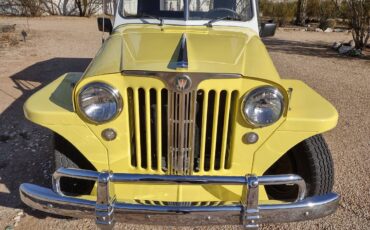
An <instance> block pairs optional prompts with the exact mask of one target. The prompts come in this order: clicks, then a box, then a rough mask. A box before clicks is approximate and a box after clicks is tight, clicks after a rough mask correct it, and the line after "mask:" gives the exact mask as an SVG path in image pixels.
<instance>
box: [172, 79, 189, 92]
mask: <svg viewBox="0 0 370 230" xmlns="http://www.w3.org/2000/svg"><path fill="white" fill-rule="evenodd" d="M190 87H191V80H190V78H189V77H188V76H187V75H182V76H178V77H176V78H175V88H176V89H177V90H178V91H180V92H183V91H188V90H189V89H190Z"/></svg>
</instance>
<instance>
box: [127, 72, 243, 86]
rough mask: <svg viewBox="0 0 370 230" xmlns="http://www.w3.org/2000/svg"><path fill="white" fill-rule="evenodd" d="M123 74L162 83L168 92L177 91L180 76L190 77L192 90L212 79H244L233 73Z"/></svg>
mask: <svg viewBox="0 0 370 230" xmlns="http://www.w3.org/2000/svg"><path fill="white" fill-rule="evenodd" d="M122 74H124V75H127V76H138V77H150V78H155V79H158V80H160V81H162V82H163V83H164V84H165V85H166V87H167V89H168V90H175V88H174V85H175V79H176V78H177V77H179V76H184V75H186V76H188V77H189V78H190V79H191V81H192V84H191V87H190V88H189V89H188V91H190V90H197V88H198V85H199V83H200V82H202V81H204V80H210V79H231V78H233V79H234V78H242V77H243V76H242V75H240V74H233V73H196V72H158V71H145V70H123V71H122Z"/></svg>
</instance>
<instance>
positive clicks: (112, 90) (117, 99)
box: [76, 82, 123, 124]
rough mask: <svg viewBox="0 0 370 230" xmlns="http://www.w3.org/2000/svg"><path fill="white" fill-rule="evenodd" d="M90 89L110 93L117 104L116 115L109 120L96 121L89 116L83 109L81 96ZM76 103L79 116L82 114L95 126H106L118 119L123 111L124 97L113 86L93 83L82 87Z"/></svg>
mask: <svg viewBox="0 0 370 230" xmlns="http://www.w3.org/2000/svg"><path fill="white" fill-rule="evenodd" d="M90 88H100V89H102V90H105V91H106V92H108V93H109V94H110V95H111V96H112V98H113V100H114V101H115V103H116V111H115V113H114V115H112V116H111V117H110V118H109V119H103V120H94V119H93V118H91V117H90V116H89V115H87V113H86V112H85V110H84V109H83V108H82V106H81V105H82V97H81V95H82V94H83V93H84V92H85V91H86V90H87V89H90ZM76 101H77V108H78V111H79V114H81V115H82V116H83V118H84V119H86V120H87V121H88V122H90V123H93V124H104V123H107V122H110V121H112V120H114V119H116V118H117V117H118V116H119V115H120V113H121V112H122V110H123V100H122V96H121V95H120V93H119V91H118V90H117V89H116V88H114V87H112V86H110V85H108V84H106V83H103V82H92V83H88V84H87V85H85V86H84V87H82V88H81V89H80V90H79V91H78V93H77V100H76Z"/></svg>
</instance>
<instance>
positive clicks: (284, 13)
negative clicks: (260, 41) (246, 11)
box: [260, 0, 297, 26]
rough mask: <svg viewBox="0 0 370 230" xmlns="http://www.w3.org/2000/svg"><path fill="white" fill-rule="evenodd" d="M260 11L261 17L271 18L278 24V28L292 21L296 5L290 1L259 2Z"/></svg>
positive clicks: (266, 0) (269, 0)
mask: <svg viewBox="0 0 370 230" xmlns="http://www.w3.org/2000/svg"><path fill="white" fill-rule="evenodd" d="M260 9H261V13H262V14H263V16H265V17H266V16H267V17H271V18H273V19H274V20H275V21H276V22H278V24H279V26H284V25H286V24H287V23H290V22H292V21H293V19H294V16H295V14H296V11H297V4H296V3H295V2H292V1H280V2H275V1H272V0H261V2H260Z"/></svg>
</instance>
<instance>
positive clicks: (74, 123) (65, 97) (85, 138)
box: [23, 73, 109, 171]
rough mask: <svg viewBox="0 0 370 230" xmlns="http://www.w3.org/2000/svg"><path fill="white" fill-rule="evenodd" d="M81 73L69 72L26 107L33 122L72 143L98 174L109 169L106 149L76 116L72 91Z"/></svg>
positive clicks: (25, 105) (27, 103) (27, 102)
mask: <svg viewBox="0 0 370 230" xmlns="http://www.w3.org/2000/svg"><path fill="white" fill-rule="evenodd" d="M81 76H82V73H67V74H65V75H63V76H61V77H59V78H58V79H56V80H55V81H53V82H52V83H50V84H49V85H47V86H46V87H44V88H43V89H41V90H39V91H38V92H36V93H35V94H33V95H32V96H31V97H30V98H29V99H28V100H27V101H26V103H25V104H24V107H23V109H24V114H25V116H26V118H27V119H29V120H30V121H32V122H34V123H36V124H39V125H41V126H44V127H46V128H48V129H50V130H52V131H53V132H56V133H58V134H59V135H61V136H63V137H64V138H65V139H66V140H68V141H69V142H70V143H72V144H73V145H74V146H75V147H76V148H77V149H78V150H79V151H80V152H81V153H82V154H83V155H84V156H85V157H86V158H87V159H89V161H90V162H91V163H92V164H93V165H94V166H95V168H96V169H97V170H98V171H103V170H108V169H109V164H108V154H107V149H106V148H105V147H104V146H103V145H102V144H101V142H100V141H99V139H98V138H97V137H96V136H95V134H94V133H93V132H92V131H91V130H90V129H89V127H88V126H87V125H86V124H85V122H84V121H82V120H81V119H80V117H79V116H78V115H77V114H76V113H75V111H74V107H73V99H72V96H73V88H74V85H75V84H76V82H78V81H79V80H80V79H81Z"/></svg>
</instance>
